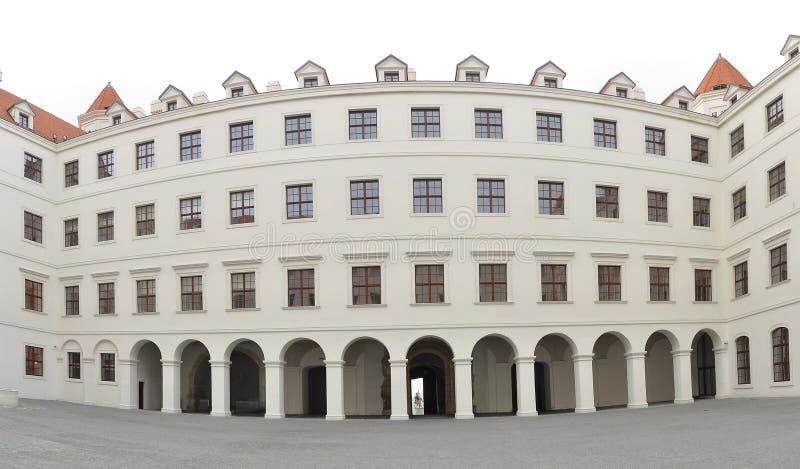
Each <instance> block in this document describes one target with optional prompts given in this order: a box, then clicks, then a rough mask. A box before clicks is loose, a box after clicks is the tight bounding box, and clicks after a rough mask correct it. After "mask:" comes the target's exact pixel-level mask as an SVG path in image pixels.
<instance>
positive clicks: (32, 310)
mask: <svg viewBox="0 0 800 469" xmlns="http://www.w3.org/2000/svg"><path fill="white" fill-rule="evenodd" d="M20 309H21V310H22V311H23V312H26V313H33V314H39V315H41V316H47V313H45V312H44V311H36V310H35V309H28V308H20Z"/></svg>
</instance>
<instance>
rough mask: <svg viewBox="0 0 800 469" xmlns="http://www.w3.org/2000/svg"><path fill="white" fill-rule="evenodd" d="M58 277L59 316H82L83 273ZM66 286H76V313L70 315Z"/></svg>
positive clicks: (83, 300)
mask: <svg viewBox="0 0 800 469" xmlns="http://www.w3.org/2000/svg"><path fill="white" fill-rule="evenodd" d="M58 279H59V280H60V281H61V307H62V309H61V311H62V313H61V317H62V318H66V319H71V318H79V317H82V316H83V312H84V303H85V302H86V298H85V297H86V295H84V294H83V291H82V290H83V288H82V283H83V275H82V274H78V275H69V276H64V277H59V278H58ZM67 287H78V314H76V315H72V316H68V315H67ZM115 294H116V292H115ZM115 300H116V299H115ZM81 358H82V357H81ZM81 375H83V373H81Z"/></svg>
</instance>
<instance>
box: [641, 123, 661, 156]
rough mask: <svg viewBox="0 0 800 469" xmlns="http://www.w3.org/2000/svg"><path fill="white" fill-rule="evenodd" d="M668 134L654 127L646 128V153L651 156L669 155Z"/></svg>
mask: <svg viewBox="0 0 800 469" xmlns="http://www.w3.org/2000/svg"><path fill="white" fill-rule="evenodd" d="M665 135H666V132H664V130H662V129H655V128H653V127H645V128H644V144H645V151H646V152H647V153H650V154H651V155H660V156H664V155H666V154H667V143H666V136H665Z"/></svg>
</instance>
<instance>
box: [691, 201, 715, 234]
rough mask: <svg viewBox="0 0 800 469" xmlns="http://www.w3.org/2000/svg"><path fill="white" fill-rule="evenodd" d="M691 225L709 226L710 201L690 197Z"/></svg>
mask: <svg viewBox="0 0 800 469" xmlns="http://www.w3.org/2000/svg"><path fill="white" fill-rule="evenodd" d="M692 224H693V225H694V226H705V227H710V226H711V199H706V198H705V197H692Z"/></svg>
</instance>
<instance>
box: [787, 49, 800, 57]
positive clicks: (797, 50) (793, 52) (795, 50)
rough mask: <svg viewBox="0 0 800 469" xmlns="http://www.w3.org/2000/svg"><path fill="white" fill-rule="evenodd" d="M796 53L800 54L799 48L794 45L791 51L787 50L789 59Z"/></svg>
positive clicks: (795, 55) (796, 54)
mask: <svg viewBox="0 0 800 469" xmlns="http://www.w3.org/2000/svg"><path fill="white" fill-rule="evenodd" d="M798 55H800V48H798V47H795V49H794V50H793V51H791V52H789V58H790V59H793V58H795V57H797V56H798Z"/></svg>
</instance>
